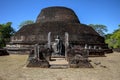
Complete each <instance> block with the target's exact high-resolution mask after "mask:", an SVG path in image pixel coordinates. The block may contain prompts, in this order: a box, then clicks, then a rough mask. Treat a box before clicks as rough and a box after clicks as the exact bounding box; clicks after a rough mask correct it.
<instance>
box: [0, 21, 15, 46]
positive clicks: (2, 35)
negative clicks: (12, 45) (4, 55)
mask: <svg viewBox="0 0 120 80" xmlns="http://www.w3.org/2000/svg"><path fill="white" fill-rule="evenodd" d="M11 24H12V23H11V22H8V23H6V24H0V47H4V46H5V45H6V42H9V40H10V37H11V36H12V35H13V34H14V33H15V31H14V29H13V28H12V27H11Z"/></svg>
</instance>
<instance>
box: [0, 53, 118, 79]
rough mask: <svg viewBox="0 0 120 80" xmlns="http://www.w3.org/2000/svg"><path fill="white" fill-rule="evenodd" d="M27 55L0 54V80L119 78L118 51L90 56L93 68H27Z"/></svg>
mask: <svg viewBox="0 0 120 80" xmlns="http://www.w3.org/2000/svg"><path fill="white" fill-rule="evenodd" d="M27 58H28V55H9V56H0V80H120V53H112V54H106V57H90V58H89V59H90V60H91V64H92V65H93V67H94V68H77V69H75V68H68V69H47V68H44V69H43V68H27V67H25V66H26V63H27Z"/></svg>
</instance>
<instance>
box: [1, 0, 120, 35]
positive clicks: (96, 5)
mask: <svg viewBox="0 0 120 80" xmlns="http://www.w3.org/2000/svg"><path fill="white" fill-rule="evenodd" d="M51 6H64V7H68V8H71V9H73V10H74V12H75V13H76V15H77V16H78V18H79V20H80V22H81V23H83V24H87V25H88V24H103V25H105V26H107V29H108V32H107V33H112V32H113V31H114V30H116V29H118V25H119V24H120V0H0V24H4V23H7V22H12V27H13V28H14V29H15V30H16V31H17V30H19V25H20V23H21V22H23V21H26V20H33V21H36V18H37V16H38V14H39V13H40V11H41V9H43V8H46V7H51Z"/></svg>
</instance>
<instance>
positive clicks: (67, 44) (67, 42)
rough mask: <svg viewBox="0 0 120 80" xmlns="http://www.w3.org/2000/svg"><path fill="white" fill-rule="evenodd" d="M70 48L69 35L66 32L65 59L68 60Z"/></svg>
mask: <svg viewBox="0 0 120 80" xmlns="http://www.w3.org/2000/svg"><path fill="white" fill-rule="evenodd" d="M68 46H69V34H68V33H67V32H65V59H67V48H68Z"/></svg>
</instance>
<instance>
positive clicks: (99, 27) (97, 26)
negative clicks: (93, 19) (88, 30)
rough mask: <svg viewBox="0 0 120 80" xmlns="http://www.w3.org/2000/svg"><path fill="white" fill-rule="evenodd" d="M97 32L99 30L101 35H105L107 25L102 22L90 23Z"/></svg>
mask: <svg viewBox="0 0 120 80" xmlns="http://www.w3.org/2000/svg"><path fill="white" fill-rule="evenodd" d="M89 26H91V27H92V28H93V29H94V30H95V31H96V32H98V33H99V34H100V35H101V36H104V35H105V32H107V26H105V25H102V24H89Z"/></svg>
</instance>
